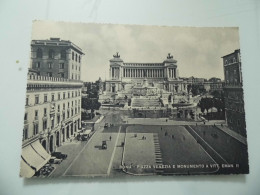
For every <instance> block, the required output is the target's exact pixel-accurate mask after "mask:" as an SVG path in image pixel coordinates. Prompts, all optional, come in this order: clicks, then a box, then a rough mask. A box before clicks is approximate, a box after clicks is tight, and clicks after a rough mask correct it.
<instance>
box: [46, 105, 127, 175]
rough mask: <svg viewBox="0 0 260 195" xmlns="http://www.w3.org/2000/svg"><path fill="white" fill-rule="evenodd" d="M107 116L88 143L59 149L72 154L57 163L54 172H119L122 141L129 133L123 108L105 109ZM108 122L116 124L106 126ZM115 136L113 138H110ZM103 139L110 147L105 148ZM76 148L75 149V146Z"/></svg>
mask: <svg viewBox="0 0 260 195" xmlns="http://www.w3.org/2000/svg"><path fill="white" fill-rule="evenodd" d="M102 114H104V115H105V117H104V119H103V120H102V121H101V122H100V123H99V124H98V125H95V133H94V135H93V136H92V137H91V138H90V140H89V141H88V142H80V141H79V142H77V141H75V143H67V144H65V145H64V146H61V147H60V148H59V151H61V152H63V151H64V153H68V152H69V151H68V148H70V151H71V152H69V153H70V154H68V159H66V160H65V161H63V162H62V163H61V164H60V165H57V166H56V170H55V171H54V173H53V174H52V175H51V176H52V177H57V176H87V177H92V176H109V175H110V173H111V172H113V175H114V173H115V172H116V171H115V170H114V169H118V168H119V166H120V164H121V159H122V151H123V147H121V142H123V141H124V136H125V133H120V132H121V125H120V124H121V123H122V121H121V115H120V114H119V111H114V110H111V111H104V113H102ZM105 123H108V124H109V125H110V124H113V126H110V127H108V128H104V125H105ZM110 136H111V140H110ZM102 141H106V143H107V149H102ZM73 148H74V149H73Z"/></svg>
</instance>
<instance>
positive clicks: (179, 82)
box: [103, 53, 188, 94]
mask: <svg viewBox="0 0 260 195" xmlns="http://www.w3.org/2000/svg"><path fill="white" fill-rule="evenodd" d="M113 57H114V58H113V59H111V60H110V75H109V79H108V80H106V81H105V84H104V89H103V91H104V94H117V93H120V92H122V91H124V92H125V93H127V92H128V91H129V90H131V89H132V88H133V87H134V86H138V85H141V84H142V82H143V80H144V78H145V79H146V80H147V82H148V84H149V85H151V86H153V87H156V88H158V89H162V90H165V91H167V92H171V93H187V92H188V82H186V81H184V80H183V79H181V78H179V73H178V69H177V60H175V59H173V56H171V55H170V54H168V56H167V59H165V60H164V61H163V62H162V63H125V62H124V61H123V60H122V59H121V58H120V55H119V54H118V53H117V54H116V55H114V56H113Z"/></svg>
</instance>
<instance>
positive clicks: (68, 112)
mask: <svg viewBox="0 0 260 195" xmlns="http://www.w3.org/2000/svg"><path fill="white" fill-rule="evenodd" d="M69 117H70V111H69V110H68V111H67V118H69Z"/></svg>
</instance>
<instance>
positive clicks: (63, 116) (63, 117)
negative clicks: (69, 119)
mask: <svg viewBox="0 0 260 195" xmlns="http://www.w3.org/2000/svg"><path fill="white" fill-rule="evenodd" d="M62 120H65V112H64V113H63V114H62Z"/></svg>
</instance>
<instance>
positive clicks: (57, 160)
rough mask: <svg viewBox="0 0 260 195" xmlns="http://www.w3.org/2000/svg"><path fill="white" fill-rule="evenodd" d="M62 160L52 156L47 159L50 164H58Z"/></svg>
mask: <svg viewBox="0 0 260 195" xmlns="http://www.w3.org/2000/svg"><path fill="white" fill-rule="evenodd" d="M61 162H62V159H59V158H56V157H54V156H52V157H51V159H50V160H49V163H52V164H60V163H61Z"/></svg>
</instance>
